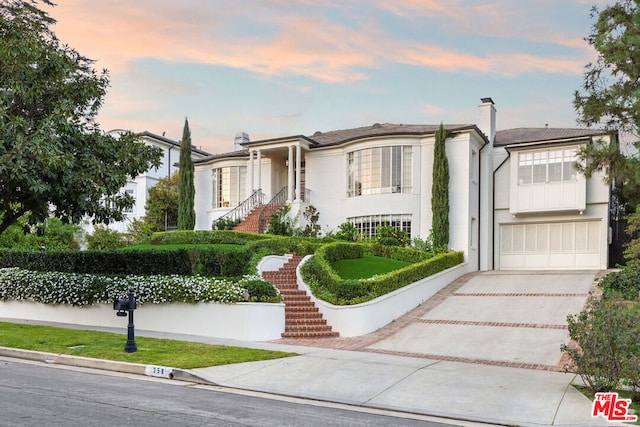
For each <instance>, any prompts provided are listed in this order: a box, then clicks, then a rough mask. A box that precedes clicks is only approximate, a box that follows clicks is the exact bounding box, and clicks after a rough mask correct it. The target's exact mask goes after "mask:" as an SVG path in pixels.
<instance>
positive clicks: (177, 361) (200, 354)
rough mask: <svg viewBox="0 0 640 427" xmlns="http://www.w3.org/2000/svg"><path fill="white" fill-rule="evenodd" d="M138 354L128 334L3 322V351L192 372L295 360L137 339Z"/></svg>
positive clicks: (245, 350)
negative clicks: (131, 348)
mask: <svg viewBox="0 0 640 427" xmlns="http://www.w3.org/2000/svg"><path fill="white" fill-rule="evenodd" d="M135 340H136V345H137V347H138V351H137V352H135V353H125V352H124V345H125V343H126V342H127V330H126V328H123V333H122V334H113V333H107V332H96V331H83V330H77V329H65V328H56V327H51V326H37V325H24V324H16V323H3V322H0V347H11V348H20V349H24V350H33V351H44V352H47V353H57V354H68V355H73V356H82V357H92V358H97V359H106V360H115V361H122V362H131V363H142V364H146V365H158V366H169V367H172V368H182V369H192V368H202V367H206V366H216V365H226V364H230V363H241V362H252V361H257V360H269V359H278V358H281V357H289V356H295V355H296V354H295V353H285V352H280V351H270V350H256V349H251V348H243V347H229V346H222V345H210V344H202V343H194V342H190V341H177V340H169V339H156V338H146V337H136V339H135Z"/></svg>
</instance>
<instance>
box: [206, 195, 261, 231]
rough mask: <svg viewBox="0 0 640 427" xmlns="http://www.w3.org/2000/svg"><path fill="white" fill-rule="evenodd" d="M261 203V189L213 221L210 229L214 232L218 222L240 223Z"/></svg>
mask: <svg viewBox="0 0 640 427" xmlns="http://www.w3.org/2000/svg"><path fill="white" fill-rule="evenodd" d="M263 201H264V193H263V192H262V189H258V190H255V191H254V192H253V194H251V195H250V196H249V197H247V198H246V199H245V200H244V201H243V202H242V203H240V204H239V205H238V206H236V207H235V208H233V209H232V210H230V211H229V212H227V213H226V214H224V215H222V216H221V217H220V218H217V219H214V220H213V221H212V223H211V229H213V230H215V229H216V224H217V223H218V222H219V221H220V220H233V221H234V222H235V221H238V222H239V221H241V220H242V219H243V218H244V217H246V216H247V215H249V214H250V213H251V211H252V210H254V209H255V208H256V206H258V205H261V204H262V202H263Z"/></svg>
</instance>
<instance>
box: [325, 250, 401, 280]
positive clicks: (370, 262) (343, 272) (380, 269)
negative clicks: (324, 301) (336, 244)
mask: <svg viewBox="0 0 640 427" xmlns="http://www.w3.org/2000/svg"><path fill="white" fill-rule="evenodd" d="M408 265H411V263H408V262H404V261H398V260H395V259H390V258H383V257H379V256H373V255H368V256H364V257H362V258H354V259H345V260H341V261H336V262H334V263H332V264H331V267H332V268H333V269H334V270H335V271H336V273H338V275H339V276H340V277H342V278H343V279H368V278H369V277H373V276H376V275H380V274H385V273H389V272H391V271H394V270H399V269H401V268H403V267H406V266H408Z"/></svg>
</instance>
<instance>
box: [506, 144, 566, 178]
mask: <svg viewBox="0 0 640 427" xmlns="http://www.w3.org/2000/svg"><path fill="white" fill-rule="evenodd" d="M576 176H577V171H576V149H575V148H566V149H554V150H544V151H533V152H528V153H527V152H523V153H519V154H518V184H532V183H542V182H555V181H575V179H576Z"/></svg>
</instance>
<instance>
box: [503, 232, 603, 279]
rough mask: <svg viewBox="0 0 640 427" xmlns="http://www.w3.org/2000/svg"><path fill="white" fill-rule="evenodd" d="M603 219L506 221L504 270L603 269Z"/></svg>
mask: <svg viewBox="0 0 640 427" xmlns="http://www.w3.org/2000/svg"><path fill="white" fill-rule="evenodd" d="M601 235H602V223H601V221H574V222H547V223H524V224H523V223H518V224H502V225H501V226H500V267H499V268H500V269H501V270H545V269H557V270H599V269H600V268H601V259H602V257H601V251H602V250H603V249H602V248H603V247H605V248H606V245H603V242H602V238H601Z"/></svg>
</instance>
